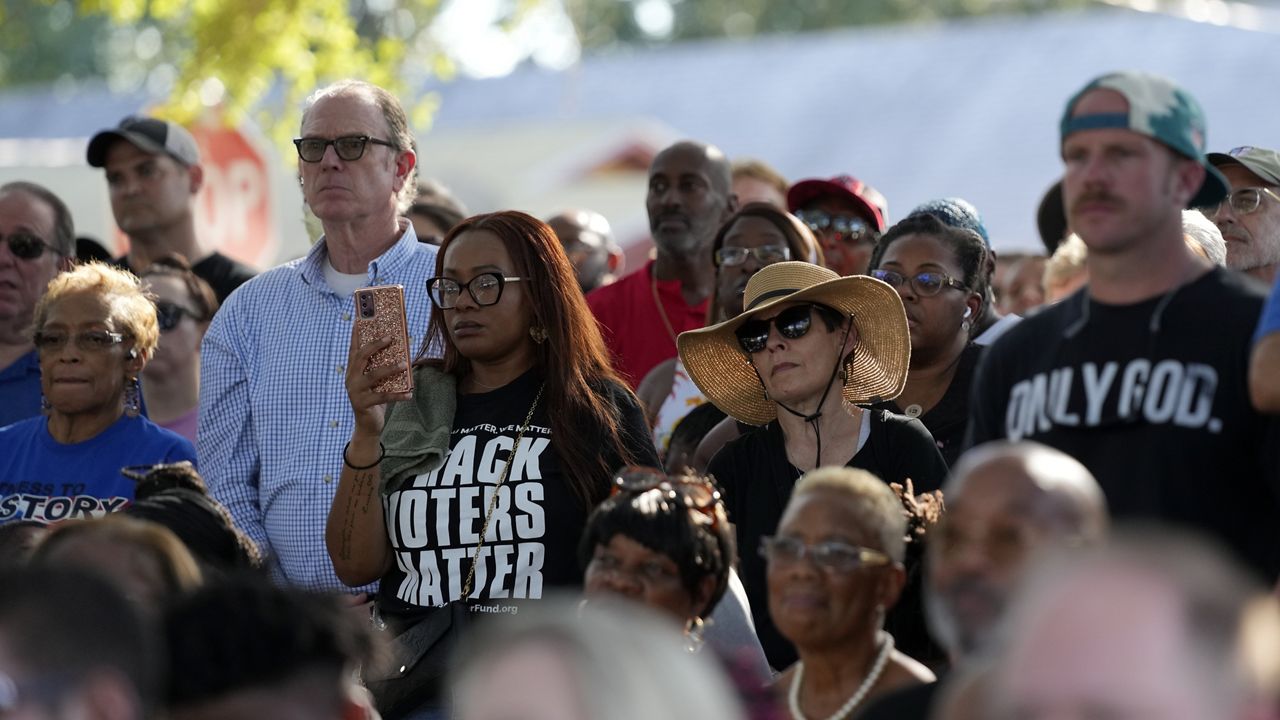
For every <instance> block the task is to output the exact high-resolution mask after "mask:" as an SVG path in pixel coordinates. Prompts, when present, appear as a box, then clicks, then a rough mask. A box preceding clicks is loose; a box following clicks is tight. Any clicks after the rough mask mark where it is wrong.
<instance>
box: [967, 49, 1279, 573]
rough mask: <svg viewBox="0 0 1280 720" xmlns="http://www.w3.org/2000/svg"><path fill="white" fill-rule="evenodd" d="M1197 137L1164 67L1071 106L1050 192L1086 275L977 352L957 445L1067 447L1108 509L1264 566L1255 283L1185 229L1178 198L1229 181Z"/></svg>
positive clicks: (1271, 426) (1218, 188)
mask: <svg viewBox="0 0 1280 720" xmlns="http://www.w3.org/2000/svg"><path fill="white" fill-rule="evenodd" d="M1204 142H1205V123H1204V115H1203V112H1202V111H1201V108H1200V105H1199V104H1198V103H1197V102H1196V100H1195V99H1194V98H1193V97H1191V95H1190V94H1188V93H1187V92H1186V91H1185V90H1183V89H1182V88H1179V87H1177V86H1176V85H1174V84H1173V83H1172V82H1170V81H1169V80H1166V79H1164V78H1161V77H1157V76H1153V75H1148V74H1145V73H1136V72H1124V73H1112V74H1108V75H1104V76H1102V77H1099V78H1096V79H1095V80H1093V81H1092V82H1090V83H1089V84H1088V85H1086V86H1085V87H1084V88H1083V89H1082V90H1080V91H1079V92H1078V93H1077V94H1076V95H1075V96H1074V97H1072V98H1071V100H1070V101H1069V102H1068V103H1067V106H1066V110H1065V111H1064V113H1063V115H1062V120H1061V146H1060V147H1061V151H1062V159H1063V162H1064V166H1065V167H1064V174H1063V179H1062V187H1063V198H1064V206H1065V209H1066V212H1067V217H1068V221H1069V224H1070V226H1071V228H1072V229H1073V230H1074V231H1075V233H1076V234H1077V235H1079V236H1080V238H1081V239H1082V240H1083V241H1084V243H1085V245H1086V246H1087V247H1088V251H1089V252H1088V258H1087V260H1086V267H1087V268H1088V272H1089V284H1088V286H1087V287H1085V288H1084V289H1082V290H1080V291H1077V292H1076V293H1075V294H1074V295H1071V296H1070V297H1068V298H1066V299H1065V300H1063V301H1062V302H1060V303H1057V304H1056V305H1054V306H1052V307H1049V308H1046V309H1044V310H1043V311H1042V312H1040V313H1039V314H1037V315H1035V316H1033V317H1030V318H1027V319H1026V320H1024V321H1023V322H1022V323H1020V324H1018V325H1017V326H1016V327H1014V328H1013V329H1011V330H1010V331H1009V332H1008V333H1007V334H1006V335H1005V336H1004V337H1002V338H1000V339H999V340H997V341H996V343H995V344H994V345H992V346H991V347H990V348H989V349H988V351H987V354H986V356H984V358H983V360H982V363H981V365H980V366H979V368H978V372H977V377H976V378H975V379H974V382H973V395H972V398H973V401H972V403H971V405H970V412H971V415H972V417H971V422H970V426H969V428H970V444H975V443H979V442H985V441H987V440H993V439H1000V438H1005V439H1009V440H1015V441H1016V440H1023V439H1028V440H1036V441H1038V442H1041V443H1044V444H1046V445H1049V446H1051V447H1054V448H1057V449H1059V450H1062V451H1063V452H1065V453H1067V454H1068V455H1071V456H1072V457H1075V458H1076V459H1077V460H1079V461H1080V462H1082V463H1083V464H1084V465H1085V467H1087V468H1089V471H1090V472H1092V473H1093V475H1094V477H1096V478H1097V479H1098V483H1099V485H1101V487H1102V489H1103V491H1104V492H1105V493H1106V497H1107V504H1108V505H1109V506H1110V508H1111V512H1112V515H1113V517H1115V518H1116V519H1118V520H1119V519H1127V518H1135V517H1138V518H1145V519H1150V520H1156V521H1160V522H1164V523H1170V524H1176V525H1182V526H1187V527H1190V528H1193V529H1195V530H1198V531H1199V532H1202V533H1206V534H1208V535H1211V536H1214V537H1216V538H1217V539H1218V540H1219V541H1221V542H1223V543H1224V544H1226V545H1227V546H1228V547H1229V548H1230V549H1231V550H1233V551H1234V552H1235V554H1236V555H1237V556H1238V557H1239V558H1240V559H1241V560H1242V561H1244V562H1246V563H1248V564H1250V565H1252V566H1253V567H1254V568H1255V569H1256V570H1258V571H1259V572H1261V573H1262V574H1263V575H1264V576H1265V577H1267V578H1270V579H1273V580H1274V579H1275V577H1276V574H1277V572H1280V503H1278V502H1277V494H1276V493H1275V492H1274V490H1275V481H1276V478H1277V477H1278V473H1280V469H1278V468H1277V455H1278V454H1280V444H1277V442H1276V439H1277V437H1278V436H1280V433H1277V429H1278V428H1277V422H1276V421H1274V420H1273V419H1271V418H1266V417H1263V416H1261V415H1259V414H1258V412H1257V411H1255V410H1254V409H1253V407H1252V406H1251V405H1250V403H1249V394H1248V385H1247V377H1246V376H1247V369H1248V361H1249V345H1250V338H1251V336H1252V335H1253V331H1254V328H1255V325H1256V324H1257V322H1258V316H1259V314H1260V312H1261V310H1262V303H1263V300H1264V297H1263V290H1262V288H1261V287H1257V286H1256V284H1255V283H1253V282H1252V281H1251V280H1249V279H1247V278H1244V277H1241V276H1240V275H1239V274H1237V273H1233V272H1231V271H1229V270H1227V269H1225V268H1221V267H1218V266H1216V265H1213V264H1212V263H1211V262H1210V261H1209V260H1208V259H1206V258H1204V257H1202V256H1201V255H1199V254H1198V253H1196V252H1195V251H1193V250H1191V249H1190V248H1189V247H1188V246H1187V245H1186V243H1185V241H1184V239H1183V231H1182V210H1183V208H1186V207H1209V206H1212V205H1214V204H1216V203H1218V202H1219V201H1221V200H1223V199H1224V198H1225V197H1226V195H1227V189H1228V186H1227V181H1226V179H1225V178H1224V177H1223V176H1222V174H1221V173H1220V172H1219V171H1218V169H1217V168H1215V167H1213V166H1212V165H1211V164H1210V163H1209V162H1208V160H1206V158H1205V155H1204Z"/></svg>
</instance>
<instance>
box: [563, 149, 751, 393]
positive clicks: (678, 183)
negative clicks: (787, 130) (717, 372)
mask: <svg viewBox="0 0 1280 720" xmlns="http://www.w3.org/2000/svg"><path fill="white" fill-rule="evenodd" d="M737 208H738V201H737V198H736V197H734V195H733V190H732V188H731V186H730V179H729V160H728V158H726V157H725V155H724V153H723V152H721V151H720V149H719V148H717V147H715V146H714V145H707V144H705V143H699V142H693V141H688V140H686V141H681V142H678V143H676V144H674V145H671V146H670V147H667V148H666V149H664V150H663V151H662V152H660V153H658V154H657V155H656V156H655V157H654V158H653V162H652V163H651V164H650V166H649V188H648V195H647V197H646V199H645V209H646V210H647V211H648V214H649V231H650V233H651V234H652V235H653V243H654V246H655V247H656V249H657V255H656V257H655V258H654V259H653V260H651V261H649V262H648V263H646V264H645V266H644V267H642V268H640V269H638V270H636V271H635V272H632V273H628V274H627V275H625V276H623V277H622V278H620V279H619V280H618V281H617V282H615V283H613V284H611V285H605V286H604V287H600V288H597V289H596V290H595V291H593V292H592V293H591V294H590V295H588V296H587V305H589V306H590V308H591V312H592V314H593V315H595V317H596V321H597V322H599V324H600V331H601V333H602V334H603V335H604V340H605V343H606V344H607V345H608V347H609V351H610V353H611V355H612V357H613V364H614V367H615V368H617V370H618V374H619V375H621V376H622V377H623V378H624V379H625V380H626V381H627V382H628V383H629V384H630V385H631V387H633V388H634V387H636V386H637V385H639V384H640V381H641V380H643V379H644V376H645V375H648V374H649V371H650V370H652V369H653V368H654V366H655V365H657V364H658V363H660V362H662V361H663V360H669V359H671V358H673V357H675V356H676V336H677V335H679V334H680V333H682V332H684V331H686V330H693V329H694V328H700V327H702V326H703V325H704V324H706V321H707V305H708V303H709V301H710V299H711V296H712V294H714V292H715V266H714V264H713V263H712V257H711V243H712V242H713V241H714V240H715V236H716V231H717V230H718V229H719V228H720V226H721V225H723V224H724V221H725V220H727V219H728V218H729V216H730V215H732V214H733V211H734V210H737Z"/></svg>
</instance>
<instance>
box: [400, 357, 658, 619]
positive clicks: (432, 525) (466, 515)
mask: <svg viewBox="0 0 1280 720" xmlns="http://www.w3.org/2000/svg"><path fill="white" fill-rule="evenodd" d="M541 385H542V380H541V378H540V377H539V376H538V375H537V373H536V372H535V371H530V372H528V373H525V374H524V375H522V376H521V377H520V378H518V379H516V380H515V381H513V382H512V383H510V384H509V385H506V386H504V387H502V388H499V389H498V390H494V391H492V392H487V393H481V394H474V395H462V394H459V395H458V407H457V411H456V413H455V415H454V420H453V430H452V433H451V435H450V440H449V452H448V454H447V455H446V456H445V459H444V463H443V464H442V465H441V466H440V467H439V468H438V469H436V470H434V471H432V472H430V473H426V474H423V475H419V476H417V477H415V478H412V479H410V480H407V481H406V482H405V483H404V485H403V487H401V488H400V489H399V490H397V491H396V492H393V493H391V494H390V495H388V496H387V497H386V498H384V501H383V507H384V511H385V515H386V524H387V534H388V535H389V537H390V541H391V549H392V554H393V556H394V561H393V566H392V568H391V570H390V571H389V572H388V573H387V574H386V576H385V577H383V579H382V586H381V589H380V591H379V598H378V603H379V607H380V609H381V611H382V612H383V613H388V614H391V615H397V614H409V615H412V614H415V613H416V611H418V610H420V609H422V608H427V607H440V606H443V605H445V604H447V603H449V602H451V601H454V600H457V599H459V598H460V597H461V596H462V588H463V586H464V584H465V583H466V580H467V575H468V573H469V571H470V569H471V558H472V557H474V556H475V551H476V545H477V544H478V543H479V540H480V532H481V529H482V528H483V527H484V522H485V517H486V515H487V514H488V510H489V506H490V502H491V501H492V499H493V497H494V492H495V487H497V503H496V505H494V512H493V516H492V519H491V520H490V525H489V532H488V535H487V537H486V540H485V543H484V546H483V548H482V549H481V550H480V561H479V562H478V563H477V564H476V572H475V581H474V584H473V585H474V586H473V590H472V593H471V596H470V599H471V601H472V609H473V611H477V612H484V613H486V614H491V613H514V612H516V611H517V605H518V604H519V603H520V602H521V601H523V600H530V599H539V598H541V597H543V596H544V594H545V593H546V592H547V591H548V590H549V589H550V588H553V587H558V586H569V587H572V586H578V585H580V584H581V582H582V572H581V570H580V568H579V567H578V560H577V547H578V540H579V537H580V536H581V535H582V531H583V528H584V527H585V525H586V518H587V514H588V511H589V508H586V507H584V505H583V504H582V502H581V501H580V500H579V499H578V497H577V496H576V495H574V493H573V490H572V489H571V488H570V486H569V483H568V481H567V479H566V478H565V476H564V467H563V465H562V464H561V462H560V457H559V455H558V454H557V452H556V446H557V444H558V443H560V442H566V441H567V442H592V441H593V438H594V435H596V434H598V433H592V432H589V430H588V429H585V428H584V429H583V432H582V433H575V437H573V438H571V439H568V440H566V439H560V438H553V437H552V433H551V424H550V422H549V420H548V414H547V403H548V398H547V396H546V393H544V394H543V397H542V399H541V401H540V402H539V403H538V407H537V409H536V410H535V411H534V413H533V418H532V421H531V423H530V425H529V428H528V430H527V431H526V432H525V434H524V437H523V438H522V439H521V441H520V446H519V448H518V449H517V450H516V452H515V454H514V455H513V454H512V452H511V450H512V447H513V445H514V442H515V438H516V435H517V434H518V433H519V432H520V428H521V426H522V425H523V424H524V420H525V417H526V416H527V415H528V412H529V407H530V406H531V405H532V404H533V401H534V398H535V397H536V396H537V394H538V390H539V387H540V386H541ZM608 392H609V395H610V396H611V398H612V399H613V402H614V405H615V407H617V408H618V413H619V416H620V418H619V419H620V423H621V426H622V427H621V429H622V431H623V433H622V434H623V440H624V443H625V444H626V445H627V449H628V451H629V452H631V453H632V454H633V455H635V456H636V460H637V461H638V462H640V463H642V464H650V465H656V464H657V462H658V459H657V453H656V451H655V450H654V448H653V442H652V440H651V439H649V434H648V432H647V426H646V424H645V422H644V416H643V413H642V412H641V410H640V407H639V405H638V404H637V403H636V402H635V400H634V398H633V396H631V395H630V394H629V393H628V392H626V391H625V390H623V389H622V388H620V387H619V388H610V389H609V391H608ZM596 446H597V447H602V446H603V445H602V444H599V443H597V445H596ZM508 462H510V470H509V472H508V476H507V480H506V482H505V483H503V484H502V486H501V487H498V481H499V479H500V478H501V477H502V473H503V469H504V467H505V466H506V464H507V463H508ZM609 464H610V467H617V466H619V465H621V464H622V459H621V458H616V457H611V458H610V463H609ZM592 480H593V482H599V483H600V484H601V486H602V490H603V488H604V487H606V486H607V484H608V483H609V480H610V478H609V477H600V478H593V479H592Z"/></svg>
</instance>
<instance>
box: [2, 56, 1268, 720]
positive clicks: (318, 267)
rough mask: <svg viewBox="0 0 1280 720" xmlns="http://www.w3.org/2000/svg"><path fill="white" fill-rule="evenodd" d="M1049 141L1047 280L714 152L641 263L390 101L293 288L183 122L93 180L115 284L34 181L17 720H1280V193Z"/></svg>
mask: <svg viewBox="0 0 1280 720" xmlns="http://www.w3.org/2000/svg"><path fill="white" fill-rule="evenodd" d="M1059 132H1060V151H1061V156H1062V160H1063V172H1062V177H1061V180H1060V181H1059V182H1057V183H1055V184H1054V186H1053V187H1052V188H1050V189H1049V191H1048V192H1047V193H1046V194H1045V199H1044V201H1043V202H1042V203H1041V206H1040V207H1039V208H1038V209H1037V208H1028V214H1032V213H1035V214H1036V216H1037V221H1038V225H1039V227H1040V232H1041V235H1042V237H1041V240H1042V241H1043V243H1044V246H1045V253H1044V254H1031V253H1023V254H1017V255H1013V254H1008V253H1006V254H1001V253H997V252H996V251H995V250H994V249H993V247H992V244H993V241H992V238H991V237H990V234H989V233H988V230H987V228H986V227H985V225H984V224H983V222H982V217H981V213H980V211H979V209H978V208H976V207H974V206H973V205H972V204H970V203H969V202H967V201H965V200H964V199H962V198H961V197H959V196H956V197H947V198H904V200H909V201H912V202H913V203H914V206H913V209H912V210H911V211H910V212H908V213H906V214H905V215H903V216H902V217H901V218H899V219H897V220H896V221H893V222H891V219H892V216H891V215H890V212H889V207H888V202H887V200H886V198H885V197H884V196H883V195H882V194H880V193H879V192H878V191H876V190H875V189H874V188H873V187H872V186H871V185H869V184H868V183H866V182H865V181H863V180H860V179H857V178H855V177H853V176H851V175H839V176H836V177H832V178H809V179H802V180H800V181H798V182H788V181H787V180H785V179H784V178H782V177H781V176H780V175H779V174H778V173H777V172H776V171H774V170H773V169H772V168H771V167H770V166H769V165H768V164H766V163H764V162H761V161H759V160H750V159H738V160H731V159H730V158H729V157H727V156H726V155H725V154H724V153H723V152H722V151H720V150H719V149H718V148H716V147H715V146H714V145H711V144H708V143H705V142H697V141H682V142H678V143H675V144H673V145H671V146H670V147H667V148H664V149H662V150H661V151H660V152H658V153H657V154H656V155H655V156H654V158H653V160H652V163H651V166H650V168H649V182H648V188H647V195H646V198H645V206H646V209H647V211H648V216H649V222H650V231H651V237H652V241H653V252H652V254H651V257H650V259H649V261H648V262H646V263H645V264H644V265H643V266H642V267H640V268H634V269H630V270H628V269H627V268H626V267H625V263H624V260H623V258H624V254H623V252H622V250H621V248H620V246H619V244H618V242H617V241H616V240H615V239H614V238H613V236H612V231H611V229H610V225H609V221H608V219H607V218H605V217H603V216H601V215H600V214H599V213H596V212H593V211H591V210H588V209H566V210H565V211H564V212H561V213H559V214H557V215H555V216H553V217H549V218H547V219H546V220H545V221H544V220H541V219H538V218H536V217H533V216H531V215H529V214H526V213H524V212H521V211H519V210H514V209H499V210H496V211H493V212H487V213H482V214H470V213H469V212H468V211H467V210H466V209H465V207H463V206H462V204H461V203H460V202H459V201H458V200H457V199H456V198H454V197H453V196H452V194H451V193H450V192H449V191H448V189H447V188H445V187H443V186H442V185H440V184H439V183H437V182H434V181H430V180H423V181H419V179H418V171H419V166H418V163H419V157H418V154H417V151H416V144H415V141H414V136H413V132H412V129H411V127H410V124H409V121H408V118H407V117H406V115H405V112H404V110H403V107H402V105H401V103H400V101H399V100H398V99H397V98H396V97H394V96H393V95H392V94H390V93H388V92H387V91H386V90H384V89H382V88H379V87H377V86H375V85H371V84H369V83H366V82H362V81H356V80H347V81H342V82H338V83H335V84H332V85H328V86H326V87H323V88H320V89H318V90H317V91H316V92H315V93H314V94H313V95H312V96H311V97H310V98H309V99H308V100H307V104H306V106H305V108H304V111H303V115H302V123H301V130H300V133H299V137H298V138H297V139H296V140H295V141H294V144H295V146H296V149H297V154H298V160H299V162H298V174H299V180H300V183H301V187H302V194H303V197H304V199H305V201H306V204H307V208H308V210H309V212H310V213H312V214H313V215H314V217H315V218H316V219H317V220H318V222H319V225H320V227H321V228H322V229H323V234H322V236H321V237H320V238H319V240H318V241H317V242H315V243H314V244H313V246H312V248H311V250H310V251H309V252H308V253H307V255H306V256H305V257H302V258H298V259H296V260H293V261H291V262H287V263H285V264H283V265H280V266H278V267H275V268H271V269H268V270H266V271H264V272H261V273H260V274H255V272H254V270H253V269H251V268H249V267H247V266H245V265H242V264H240V263H238V262H236V261H234V260H232V259H230V258H227V257H225V256H223V255H221V254H220V253H218V252H217V250H216V248H210V247H207V246H205V245H204V244H202V240H201V233H200V228H199V227H198V224H197V222H196V216H195V213H194V209H195V204H196V200H197V198H198V194H199V192H200V189H201V184H202V181H203V173H202V170H201V164H200V150H199V148H198V147H197V145H196V143H195V141H194V140H193V139H192V137H191V135H190V134H189V133H188V132H187V131H186V130H184V129H183V128H182V127H181V126H180V125H177V124H175V123H172V122H168V121H165V120H160V119H156V118H151V117H142V116H133V117H129V118H125V119H124V120H123V121H121V122H120V123H119V124H118V125H117V126H115V127H112V128H108V129H105V130H103V131H102V132H100V133H98V134H97V135H95V136H94V137H93V138H92V139H91V141H90V143H89V145H88V147H87V149H86V159H87V162H88V163H89V164H90V165H91V166H94V167H100V168H102V169H103V170H104V175H105V179H106V183H107V188H108V191H109V194H110V198H111V206H112V210H113V212H114V214H115V218H116V223H117V225H118V226H119V228H120V229H121V231H122V232H123V233H124V234H125V235H127V236H128V239H129V250H128V252H127V254H125V255H123V256H121V257H118V258H107V259H106V260H89V259H87V258H85V257H83V256H82V255H78V254H77V250H76V248H77V243H76V237H75V230H74V222H73V218H72V217H71V213H70V212H69V210H68V208H67V206H66V204H65V203H64V202H63V201H62V200H60V199H59V198H58V196H57V194H56V192H55V191H54V190H53V189H50V188H45V187H43V186H40V185H37V184H34V183H31V182H25V181H23V182H12V183H9V184H6V185H3V186H0V400H2V402H0V426H2V427H0V715H4V716H6V717H7V716H9V714H10V713H12V714H14V716H15V717H33V718H44V717H48V718H61V717H94V718H109V719H115V718H119V719H120V720H129V719H139V718H163V717H173V718H178V719H179V720H205V719H211V718H251V717H252V718H259V717H296V718H347V719H350V718H376V717H384V718H422V719H429V720H435V719H438V718H460V719H461V720H544V719H546V720H550V719H552V718H556V719H569V720H588V719H591V718H620V719H629V718H637V719H638V718H658V717H661V718H678V719H684V718H688V719H689V720H695V719H696V720H720V719H721V718H723V719H724V720H742V719H746V718H751V719H759V720H765V719H768V718H784V717H789V718H791V719H792V720H807V719H812V718H831V719H832V720H842V719H843V718H854V717H857V718H864V719H868V720H871V719H876V720H878V719H880V718H922V719H923V718H1001V719H1009V720H1013V719H1014V718H1018V719H1028V720H1032V719H1037V718H1046V719H1047V718H1051V717H1109V718H1134V719H1135V720H1136V719H1137V718H1146V717H1166V718H1187V719H1188V720H1208V719H1209V718H1230V719H1232V720H1252V719H1258V720H1264V719H1267V718H1280V601H1278V600H1277V595H1276V593H1275V592H1274V590H1271V589H1270V588H1274V587H1275V584H1276V580H1277V577H1278V576H1280V153H1277V152H1276V151H1274V150H1268V149H1264V148H1260V147H1241V148H1236V149H1234V150H1231V151H1230V152H1226V153H1218V152H1207V150H1208V148H1207V147H1206V137H1207V135H1206V125H1205V117H1204V113H1203V110H1202V108H1201V107H1200V105H1199V104H1198V103H1197V102H1196V100H1195V99H1194V98H1193V97H1192V96H1191V95H1190V94H1189V93H1187V92H1186V91H1185V90H1184V89H1182V88H1180V87H1178V86H1177V85H1176V84H1174V83H1173V82H1171V81H1169V80H1167V79H1164V78H1161V77H1157V76H1153V75H1149V74H1145V73H1140V72H1117V73H1111V74H1107V75H1103V76H1100V77H1098V78H1095V79H1093V80H1091V81H1089V82H1088V83H1087V84H1085V85H1084V86H1083V87H1082V88H1081V90H1080V91H1079V92H1078V93H1076V94H1075V95H1074V96H1072V97H1071V98H1069V99H1067V101H1066V104H1065V108H1064V110H1063V113H1062V117H1061V123H1060V127H1059ZM424 162H425V163H426V164H428V165H429V158H427V159H424ZM963 190H964V189H963V188H957V193H958V194H960V195H962V194H963ZM637 200H639V198H637ZM301 231H302V229H301V228H299V232H301ZM1267 283H1272V284H1273V285H1272V288H1271V291H1270V296H1269V297H1268V294H1267V292H1268V290H1267V288H1268V286H1267ZM371 288H372V289H374V290H376V291H377V293H375V292H374V290H370V289H371ZM383 291H390V293H389V294H388V293H387V292H383ZM370 298H375V300H373V301H370ZM387 298H391V300H387ZM375 307H376V313H377V315H373V313H374V311H375ZM371 318H372V319H371ZM366 321H369V322H366ZM370 328H373V329H372V330H370Z"/></svg>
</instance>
